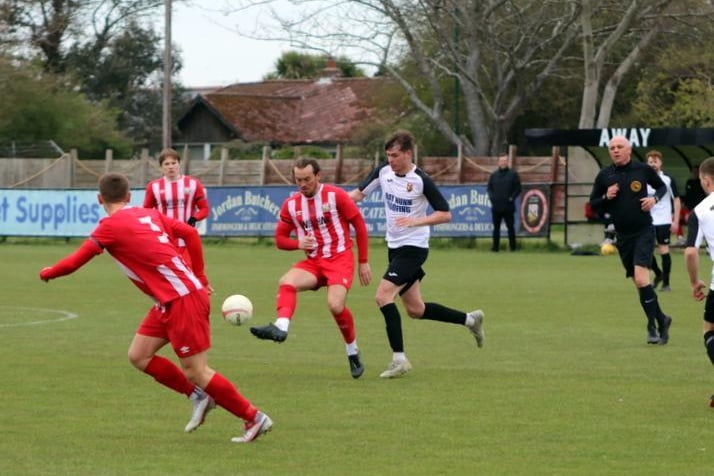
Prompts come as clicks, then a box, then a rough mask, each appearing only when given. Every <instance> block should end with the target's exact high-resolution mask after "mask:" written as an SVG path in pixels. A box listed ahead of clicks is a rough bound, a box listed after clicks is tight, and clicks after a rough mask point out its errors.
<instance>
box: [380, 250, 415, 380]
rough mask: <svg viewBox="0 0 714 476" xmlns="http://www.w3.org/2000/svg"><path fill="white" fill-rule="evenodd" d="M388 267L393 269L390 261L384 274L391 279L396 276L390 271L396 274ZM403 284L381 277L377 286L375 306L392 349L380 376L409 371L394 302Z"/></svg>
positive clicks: (391, 375)
mask: <svg viewBox="0 0 714 476" xmlns="http://www.w3.org/2000/svg"><path fill="white" fill-rule="evenodd" d="M391 251H392V250H390V252H391ZM390 269H393V268H392V264H391V263H390V267H389V268H388V269H387V272H386V273H385V276H387V277H389V278H392V279H394V278H397V276H390V273H391V274H398V273H397V272H395V271H390ZM404 286H405V285H404V284H395V283H393V282H391V281H388V280H387V279H385V278H382V279H381V280H380V282H379V285H378V286H377V292H376V295H375V300H376V301H377V306H379V311H380V312H381V313H382V316H383V317H384V324H385V329H386V331H387V340H388V341H389V347H391V349H392V361H391V362H390V364H389V366H388V367H387V369H386V370H385V371H384V372H382V373H381V374H380V375H379V376H380V377H381V378H395V377H399V376H401V375H404V374H405V373H407V372H409V371H410V370H411V368H412V366H411V364H410V363H409V360H407V356H406V354H405V352H404V336H403V334H402V318H401V315H400V314H399V309H398V308H397V305H396V303H395V302H394V299H395V298H396V296H397V294H398V293H399V290H400V289H402V288H403V287H404Z"/></svg>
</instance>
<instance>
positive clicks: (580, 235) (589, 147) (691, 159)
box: [525, 127, 714, 248]
mask: <svg viewBox="0 0 714 476" xmlns="http://www.w3.org/2000/svg"><path fill="white" fill-rule="evenodd" d="M617 135H622V136H625V137H627V138H628V139H629V140H630V143H631V144H632V160H639V161H642V162H644V161H645V159H646V154H647V152H648V151H649V150H652V149H655V150H658V151H659V152H661V153H662V156H663V166H662V169H663V170H664V172H665V173H666V174H667V175H670V176H671V177H673V179H674V180H675V182H676V184H677V187H678V190H679V191H680V193H683V191H684V184H685V183H686V181H687V179H689V178H690V177H691V168H692V167H693V166H695V165H699V164H700V163H701V162H702V161H703V160H704V159H706V158H708V157H711V156H714V128H649V127H613V128H604V129H527V130H526V131H525V136H526V140H527V142H528V145H529V146H531V147H534V148H537V147H546V146H547V147H560V148H561V152H560V155H561V157H562V158H563V160H564V162H565V171H566V173H565V183H564V189H565V215H564V216H565V219H564V228H565V237H564V240H565V244H566V245H568V246H570V247H573V248H577V247H579V246H582V245H594V244H598V243H600V242H601V241H602V240H603V227H602V225H601V224H600V223H592V222H589V221H588V219H587V218H586V217H585V203H586V202H587V201H588V198H589V195H590V190H591V188H592V184H593V181H594V180H595V176H596V175H597V173H598V172H599V171H600V169H601V168H603V167H606V166H607V165H609V164H610V163H611V161H610V156H609V154H608V151H607V144H608V142H609V141H610V139H611V138H612V137H614V136H617Z"/></svg>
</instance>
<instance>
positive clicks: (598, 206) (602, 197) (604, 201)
mask: <svg viewBox="0 0 714 476" xmlns="http://www.w3.org/2000/svg"><path fill="white" fill-rule="evenodd" d="M603 177H604V175H603V174H601V173H599V174H598V175H597V176H596V177H595V183H593V188H592V190H591V191H590V198H589V199H588V202H589V203H590V208H592V209H593V210H594V211H595V212H598V213H602V212H603V211H604V210H605V209H606V208H607V205H608V204H609V203H610V199H609V198H607V188H608V187H607V185H606V184H605V182H604V180H603Z"/></svg>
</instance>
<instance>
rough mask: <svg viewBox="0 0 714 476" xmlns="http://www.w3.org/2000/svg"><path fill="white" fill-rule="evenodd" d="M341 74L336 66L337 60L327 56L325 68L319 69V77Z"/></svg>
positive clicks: (334, 76) (333, 76) (337, 76)
mask: <svg viewBox="0 0 714 476" xmlns="http://www.w3.org/2000/svg"><path fill="white" fill-rule="evenodd" d="M340 76H342V72H341V71H340V68H338V67H337V62H336V61H335V59H334V58H333V57H332V56H328V57H327V63H326V64H325V68H324V69H323V70H322V71H320V77H321V78H339V77H340Z"/></svg>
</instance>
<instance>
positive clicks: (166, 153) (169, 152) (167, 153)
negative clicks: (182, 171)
mask: <svg viewBox="0 0 714 476" xmlns="http://www.w3.org/2000/svg"><path fill="white" fill-rule="evenodd" d="M169 157H173V158H174V159H176V160H177V161H179V162H181V155H179V153H178V152H177V151H176V149H172V148H171V147H167V148H165V149H164V150H162V151H161V153H160V154H159V165H162V164H163V163H164V160H166V159H168V158H169Z"/></svg>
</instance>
